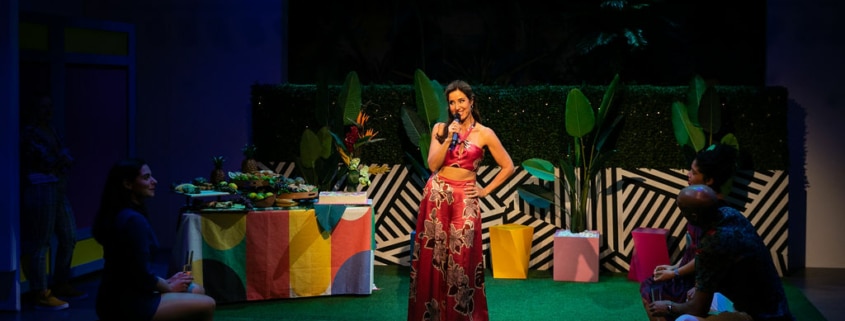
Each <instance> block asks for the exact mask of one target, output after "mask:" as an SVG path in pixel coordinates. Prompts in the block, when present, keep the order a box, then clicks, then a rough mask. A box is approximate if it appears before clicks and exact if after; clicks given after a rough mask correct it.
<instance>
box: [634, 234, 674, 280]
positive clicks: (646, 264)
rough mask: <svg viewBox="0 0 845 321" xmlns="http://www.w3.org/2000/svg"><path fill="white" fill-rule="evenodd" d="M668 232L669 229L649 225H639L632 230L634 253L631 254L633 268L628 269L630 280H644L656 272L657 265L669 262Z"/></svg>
mask: <svg viewBox="0 0 845 321" xmlns="http://www.w3.org/2000/svg"><path fill="white" fill-rule="evenodd" d="M667 234H669V230H667V229H663V228H648V227H638V228H636V229H634V231H632V232H631V235H632V236H633V239H634V253H633V254H632V255H631V268H630V269H629V270H628V279H629V280H633V281H637V282H642V281H643V280H645V279H646V278H648V277H651V276H652V275H653V274H654V268H655V267H656V266H658V265H661V264H669V250H668V248H667V247H666V235H667Z"/></svg>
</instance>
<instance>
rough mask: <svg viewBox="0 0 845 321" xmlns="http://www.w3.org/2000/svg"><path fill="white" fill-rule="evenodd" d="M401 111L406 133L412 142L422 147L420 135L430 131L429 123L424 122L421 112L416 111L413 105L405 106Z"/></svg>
mask: <svg viewBox="0 0 845 321" xmlns="http://www.w3.org/2000/svg"><path fill="white" fill-rule="evenodd" d="M401 112H402V115H401V117H402V125H403V126H404V127H405V134H407V135H408V139H409V140H410V141H411V143H412V144H414V145H416V147H420V146H419V141H420V137H421V136H422V135H423V134H424V133H427V132H428V125H426V124H424V123H423V120H422V119H420V116H419V114H417V113H415V112H414V111H413V110H412V109H411V107H408V106H403V107H402V109H401Z"/></svg>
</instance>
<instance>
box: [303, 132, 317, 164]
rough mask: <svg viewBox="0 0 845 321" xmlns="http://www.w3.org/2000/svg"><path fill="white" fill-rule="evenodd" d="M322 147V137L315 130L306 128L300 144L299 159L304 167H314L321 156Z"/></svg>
mask: <svg viewBox="0 0 845 321" xmlns="http://www.w3.org/2000/svg"><path fill="white" fill-rule="evenodd" d="M320 149H321V146H320V138H319V137H317V134H316V133H314V131H313V130H311V129H310V128H306V129H305V130H304V131H303V132H302V142H301V143H300V144H299V159H300V162H301V163H302V166H303V167H304V168H314V162H315V161H317V158H319V157H320V152H321V151H320Z"/></svg>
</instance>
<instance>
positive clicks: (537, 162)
mask: <svg viewBox="0 0 845 321" xmlns="http://www.w3.org/2000/svg"><path fill="white" fill-rule="evenodd" d="M522 167H523V168H525V170H526V171H527V172H528V173H529V174H531V175H533V176H534V177H537V178H539V179H542V180H545V181H554V180H555V167H554V165H552V163H551V162H549V161H547V160H545V159H540V158H530V159H526V160H525V161H523V162H522Z"/></svg>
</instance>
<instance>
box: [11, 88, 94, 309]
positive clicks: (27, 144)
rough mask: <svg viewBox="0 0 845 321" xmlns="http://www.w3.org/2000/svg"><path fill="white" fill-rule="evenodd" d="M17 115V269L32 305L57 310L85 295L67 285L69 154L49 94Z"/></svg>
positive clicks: (71, 223)
mask: <svg viewBox="0 0 845 321" xmlns="http://www.w3.org/2000/svg"><path fill="white" fill-rule="evenodd" d="M22 114H24V115H26V117H25V118H26V123H25V125H24V126H22V129H23V132H22V134H21V175H22V177H21V197H22V200H21V220H20V221H21V252H22V255H23V256H24V259H23V260H22V267H23V270H24V273H25V275H26V277H27V280H28V281H29V289H30V296H31V297H32V298H33V299H34V300H35V307H36V308H38V309H42V310H61V309H65V308H67V307H68V306H69V305H68V303H67V302H66V301H64V300H62V299H65V300H67V299H81V298H85V297H87V294H86V293H85V292H82V291H79V290H77V289H74V288H73V287H72V286H71V285H70V283H69V281H70V268H71V267H70V265H71V259H72V258H73V250H74V248H75V247H76V219H75V218H74V215H73V209H72V208H71V205H70V202H69V201H68V198H67V194H66V191H67V173H68V171H69V169H70V167H71V165H72V164H73V157H71V155H70V153H69V152H68V149H67V147H66V146H64V144H63V142H62V140H61V138H60V137H59V135H58V134H57V132H56V130H55V128H53V126H52V125H51V122H52V117H53V101H52V99H51V98H50V97H49V96H39V97H37V98H36V99H35V100H34V102H33V103H32V104H31V105H30V106H28V108H25V109H24V110H23V112H22ZM54 235H55V236H56V238H57V240H58V246H57V248H55V249H54V251H55V262H54V264H53V268H52V270H51V271H52V281H53V282H52V284H53V286H52V287H51V286H49V284H51V283H48V277H47V274H48V273H47V254H48V253H49V252H51V251H50V240H51V238H52V237H53V236H54ZM60 298H62V299H60Z"/></svg>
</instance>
